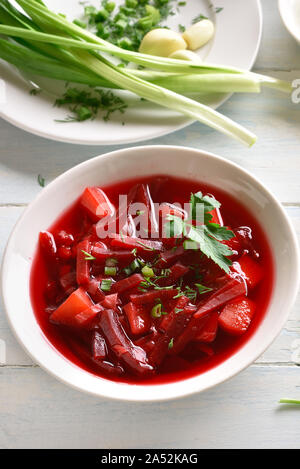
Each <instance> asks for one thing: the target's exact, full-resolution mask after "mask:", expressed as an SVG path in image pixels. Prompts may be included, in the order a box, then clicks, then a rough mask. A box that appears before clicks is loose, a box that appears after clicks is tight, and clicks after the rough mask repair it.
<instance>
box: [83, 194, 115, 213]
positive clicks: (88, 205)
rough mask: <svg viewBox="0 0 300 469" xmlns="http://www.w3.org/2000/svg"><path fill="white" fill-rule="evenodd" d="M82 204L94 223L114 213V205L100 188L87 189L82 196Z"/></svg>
mask: <svg viewBox="0 0 300 469" xmlns="http://www.w3.org/2000/svg"><path fill="white" fill-rule="evenodd" d="M80 203H81V205H82V207H83V208H84V209H85V210H86V211H87V213H88V214H89V215H90V217H91V218H92V220H94V221H97V220H100V219H102V218H104V217H107V216H109V215H113V213H114V207H113V205H112V204H111V202H110V201H109V199H108V197H107V196H106V194H105V193H104V192H103V191H102V190H101V189H100V188H99V187H87V188H86V189H85V191H84V192H83V194H82V196H81V199H80Z"/></svg>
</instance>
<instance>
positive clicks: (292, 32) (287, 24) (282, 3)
mask: <svg viewBox="0 0 300 469" xmlns="http://www.w3.org/2000/svg"><path fill="white" fill-rule="evenodd" d="M278 9H279V13H280V16H281V19H282V22H283V24H284V26H285V27H286V29H287V31H288V32H289V33H290V35H291V36H293V38H294V39H295V40H296V41H297V42H299V43H300V32H299V34H298V35H297V34H296V31H295V29H294V28H293V27H292V26H291V24H290V22H289V21H287V17H286V14H285V11H286V10H287V3H286V1H285V0H278ZM288 9H289V8H288Z"/></svg>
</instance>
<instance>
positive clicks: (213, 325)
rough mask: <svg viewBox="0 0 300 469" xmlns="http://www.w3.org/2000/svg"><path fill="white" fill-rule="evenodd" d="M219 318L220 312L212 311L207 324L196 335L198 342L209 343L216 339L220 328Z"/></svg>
mask: <svg viewBox="0 0 300 469" xmlns="http://www.w3.org/2000/svg"><path fill="white" fill-rule="evenodd" d="M218 318H219V314H218V313H217V312H214V313H211V315H210V317H209V318H208V320H207V322H206V324H205V326H204V327H203V329H202V330H201V332H200V333H199V334H198V335H196V337H195V340H196V341H197V342H206V343H209V342H213V341H214V340H215V338H216V335H217V330H218Z"/></svg>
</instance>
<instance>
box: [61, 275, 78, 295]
mask: <svg viewBox="0 0 300 469" xmlns="http://www.w3.org/2000/svg"><path fill="white" fill-rule="evenodd" d="M59 283H60V285H61V286H62V288H63V290H64V291H67V290H69V288H70V287H75V286H76V272H75V271H74V270H71V271H70V272H66V273H64V274H63V275H60V279H59Z"/></svg>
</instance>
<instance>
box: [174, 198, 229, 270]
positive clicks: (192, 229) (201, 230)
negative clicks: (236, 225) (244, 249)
mask: <svg viewBox="0 0 300 469" xmlns="http://www.w3.org/2000/svg"><path fill="white" fill-rule="evenodd" d="M220 206H221V204H220V202H218V201H217V200H216V199H215V198H214V197H212V196H209V195H205V196H203V194H202V192H197V193H196V194H191V198H190V207H191V210H190V211H191V217H192V221H198V222H199V221H201V222H203V224H201V225H196V226H195V225H193V224H192V222H191V223H189V222H188V221H185V220H182V219H181V218H179V217H177V216H176V215H168V216H167V219H168V222H169V223H168V224H169V231H170V234H171V236H172V235H173V237H174V236H175V235H176V236H184V237H185V238H187V240H188V242H185V243H184V247H185V249H189V245H190V244H191V247H192V246H193V247H195V243H196V245H197V246H198V248H199V249H200V250H201V251H202V252H203V254H205V255H206V256H207V257H208V258H210V259H212V260H213V261H214V262H215V263H216V264H217V265H218V266H219V267H220V268H221V269H223V270H224V271H225V272H227V273H228V272H229V267H230V266H231V264H232V261H231V260H230V259H228V257H229V256H231V255H232V250H231V249H230V248H229V247H228V246H227V245H226V244H223V243H222V241H227V240H229V239H231V238H233V237H234V236H235V235H234V233H233V232H232V231H231V230H229V229H228V228H227V227H225V226H220V225H219V224H218V223H210V220H211V219H212V215H211V213H210V212H211V211H212V210H214V209H219V208H220ZM200 215H201V218H202V219H200ZM190 242H192V243H190Z"/></svg>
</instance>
